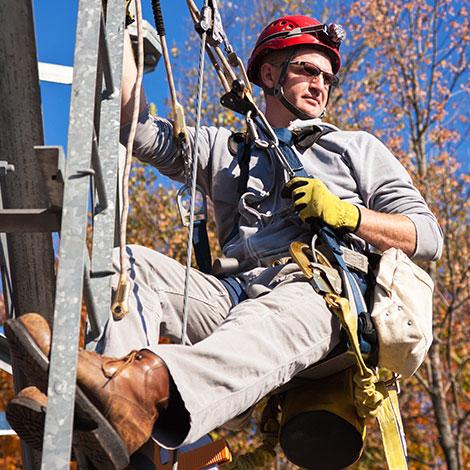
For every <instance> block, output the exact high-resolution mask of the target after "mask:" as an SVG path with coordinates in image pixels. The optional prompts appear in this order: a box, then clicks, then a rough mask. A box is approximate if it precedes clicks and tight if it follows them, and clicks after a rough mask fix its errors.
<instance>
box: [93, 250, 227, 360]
mask: <svg viewBox="0 0 470 470" xmlns="http://www.w3.org/2000/svg"><path fill="white" fill-rule="evenodd" d="M126 251H127V254H128V259H129V270H128V278H129V280H130V283H131V295H130V296H129V313H128V314H127V315H126V316H125V317H124V318H123V319H121V320H118V321H116V320H114V319H113V317H112V315H110V318H109V320H108V323H107V325H106V329H105V332H104V335H103V338H102V340H101V341H100V343H99V345H98V351H99V352H100V353H102V354H105V355H107V356H117V357H119V356H123V355H125V354H127V353H128V352H129V351H131V350H133V349H142V348H146V347H153V346H155V345H157V344H158V341H159V337H160V335H163V336H169V337H171V338H172V339H173V340H174V341H175V342H179V341H180V338H181V329H182V313H183V292H184V279H185V267H184V266H182V265H181V264H180V263H178V262H177V261H175V260H173V259H171V258H169V257H168V256H165V255H162V254H161V253H158V252H156V251H154V250H150V249H148V248H145V247H142V246H138V245H129V246H127V248H126ZM113 259H114V267H115V270H116V272H118V271H119V263H118V262H119V251H118V250H115V252H114V258H113ZM117 282H118V275H116V276H115V278H114V283H113V285H114V287H116V285H117ZM188 307H189V308H188V324H187V335H188V338H189V341H190V343H192V344H193V343H197V342H198V341H201V340H202V339H203V338H205V337H207V336H208V335H209V334H211V333H212V332H213V331H214V330H215V329H216V328H217V327H218V326H219V325H220V324H221V323H222V322H223V321H224V319H225V318H226V316H227V314H228V312H229V310H230V308H231V301H230V298H229V295H228V293H227V291H226V289H225V287H224V286H223V284H222V283H221V282H220V281H219V280H218V279H216V278H215V277H213V276H209V275H206V274H203V273H201V272H199V271H198V270H196V269H193V270H192V271H191V275H190V290H189V303H188Z"/></svg>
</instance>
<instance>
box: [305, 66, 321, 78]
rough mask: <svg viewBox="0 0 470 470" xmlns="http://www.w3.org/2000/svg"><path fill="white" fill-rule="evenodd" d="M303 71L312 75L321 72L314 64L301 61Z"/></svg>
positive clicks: (315, 75) (314, 75)
mask: <svg viewBox="0 0 470 470" xmlns="http://www.w3.org/2000/svg"><path fill="white" fill-rule="evenodd" d="M303 68H304V71H305V72H306V73H307V74H308V75H311V76H312V77H318V75H320V74H321V73H322V71H321V70H320V69H319V68H318V67H317V66H316V65H314V64H309V63H308V62H304V63H303Z"/></svg>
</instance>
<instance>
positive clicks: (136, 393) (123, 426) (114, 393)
mask: <svg viewBox="0 0 470 470" xmlns="http://www.w3.org/2000/svg"><path fill="white" fill-rule="evenodd" d="M77 384H78V386H79V387H80V389H81V390H82V391H83V392H84V393H85V395H86V396H87V397H88V398H89V399H90V401H91V402H92V403H93V404H94V405H95V406H96V408H97V409H98V410H99V411H101V413H102V414H103V415H104V417H105V418H106V419H107V420H108V421H109V423H110V424H111V425H112V426H113V428H114V429H115V430H116V431H117V432H118V434H119V435H120V436H121V439H122V440H123V441H124V443H125V444H126V446H127V450H128V452H129V454H133V453H134V452H135V451H136V450H137V449H139V448H140V447H141V446H142V445H143V444H144V443H145V442H147V440H148V439H149V438H150V435H151V433H152V429H153V425H154V423H155V421H156V420H157V418H158V414H159V411H161V410H162V409H165V408H166V407H167V406H168V395H169V387H170V376H169V373H168V369H167V368H166V366H165V364H164V363H163V361H162V360H161V359H160V358H159V357H158V356H156V355H155V354H153V353H152V352H150V351H148V350H146V349H143V350H141V351H133V352H131V353H130V354H129V355H128V356H126V357H124V358H121V359H118V358H109V357H104V356H100V355H99V354H96V353H94V352H91V351H80V353H79V358H78V369H77Z"/></svg>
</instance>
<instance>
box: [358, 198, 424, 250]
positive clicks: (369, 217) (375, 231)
mask: <svg viewBox="0 0 470 470" xmlns="http://www.w3.org/2000/svg"><path fill="white" fill-rule="evenodd" d="M360 211H361V223H360V225H359V228H358V229H357V230H356V235H358V236H359V237H361V238H362V239H364V240H365V241H367V242H368V243H370V244H371V245H373V246H375V247H376V248H378V249H379V250H380V251H385V250H387V249H388V248H392V247H394V248H400V249H401V250H402V251H403V252H405V253H406V254H407V255H408V256H412V255H413V254H414V252H415V250H416V228H415V225H414V223H413V222H412V221H411V220H410V219H409V218H408V217H406V216H404V215H400V214H384V213H381V212H375V211H372V210H370V209H365V208H362V207H361V208H360Z"/></svg>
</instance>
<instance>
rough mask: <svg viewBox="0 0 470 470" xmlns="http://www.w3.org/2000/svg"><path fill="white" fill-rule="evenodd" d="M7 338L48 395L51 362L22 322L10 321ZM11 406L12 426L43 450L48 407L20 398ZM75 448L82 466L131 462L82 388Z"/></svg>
mask: <svg viewBox="0 0 470 470" xmlns="http://www.w3.org/2000/svg"><path fill="white" fill-rule="evenodd" d="M5 335H6V337H7V339H8V342H9V345H10V351H11V354H12V356H14V358H15V360H16V361H17V363H18V365H19V366H20V367H21V368H24V370H28V372H31V378H32V379H33V381H34V382H35V385H37V387H38V388H39V389H40V390H41V391H43V392H44V393H46V392H47V381H48V368H49V359H48V358H47V357H46V356H45V355H44V353H43V352H42V351H41V350H40V349H39V347H38V346H37V345H36V343H35V341H34V340H33V338H32V337H31V336H30V334H29V333H28V331H27V330H26V328H25V327H24V326H23V324H22V323H20V322H15V321H14V320H9V321H7V322H6V323H5ZM11 404H12V406H11V407H10V409H9V411H8V416H9V417H8V421H9V422H10V424H11V426H12V427H13V429H15V431H16V432H17V433H18V435H19V436H20V437H21V438H22V439H24V440H25V442H27V443H28V444H30V445H31V446H32V447H33V448H35V449H41V448H42V442H43V436H44V423H45V416H46V409H45V407H42V406H41V405H39V404H38V403H37V402H35V401H34V400H31V399H27V398H26V397H17V398H15V399H13V400H12V402H11ZM8 406H10V405H8ZM10 420H11V421H10ZM23 436H24V437H23ZM73 446H74V448H75V451H76V453H77V456H78V455H80V460H81V461H82V466H84V465H83V463H84V462H83V460H84V459H86V460H87V461H88V462H89V464H91V465H92V466H93V467H95V468H96V469H97V470H101V469H103V470H108V469H109V470H122V469H124V468H126V467H127V466H128V465H129V462H130V458H129V453H128V452H127V448H126V446H125V444H124V442H123V441H122V439H121V438H120V436H119V434H118V433H117V432H116V431H115V430H114V428H113V427H112V426H111V424H110V423H109V422H108V420H107V419H106V418H105V417H104V416H103V415H102V414H101V413H100V411H99V410H98V409H97V408H96V407H95V406H94V405H93V403H92V402H91V401H90V400H89V399H88V398H87V396H86V395H85V393H84V392H83V391H82V390H81V389H80V388H79V387H78V386H77V389H76V393H75V419H74V433H73ZM88 467H90V465H88Z"/></svg>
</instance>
